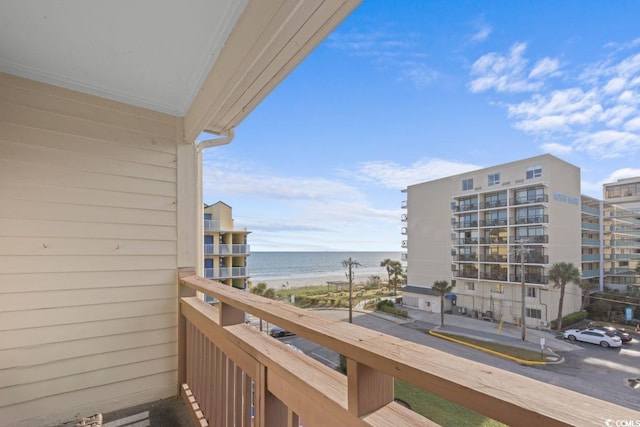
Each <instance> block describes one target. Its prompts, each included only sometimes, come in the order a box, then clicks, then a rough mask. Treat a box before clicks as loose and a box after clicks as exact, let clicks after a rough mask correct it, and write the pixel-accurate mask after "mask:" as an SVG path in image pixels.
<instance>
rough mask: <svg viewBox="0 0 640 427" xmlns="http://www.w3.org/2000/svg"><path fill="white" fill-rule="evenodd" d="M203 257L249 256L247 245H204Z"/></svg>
mask: <svg viewBox="0 0 640 427" xmlns="http://www.w3.org/2000/svg"><path fill="white" fill-rule="evenodd" d="M204 254H205V255H249V254H250V251H249V245H244V244H232V243H229V244H225V243H205V245H204Z"/></svg>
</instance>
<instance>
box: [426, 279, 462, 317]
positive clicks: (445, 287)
mask: <svg viewBox="0 0 640 427" xmlns="http://www.w3.org/2000/svg"><path fill="white" fill-rule="evenodd" d="M455 286H456V285H455V283H452V284H451V285H450V284H449V282H447V281H446V280H436V281H435V282H433V285H432V286H431V289H433V290H434V291H436V292H439V293H440V326H444V296H445V295H446V294H448V293H449V292H451V291H452V290H453V288H454V287H455Z"/></svg>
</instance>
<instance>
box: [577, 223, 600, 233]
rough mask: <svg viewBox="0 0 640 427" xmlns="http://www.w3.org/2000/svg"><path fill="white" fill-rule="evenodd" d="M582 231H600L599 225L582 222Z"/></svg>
mask: <svg viewBox="0 0 640 427" xmlns="http://www.w3.org/2000/svg"><path fill="white" fill-rule="evenodd" d="M581 225H582V229H583V230H591V231H600V224H599V223H597V222H588V221H582V223H581Z"/></svg>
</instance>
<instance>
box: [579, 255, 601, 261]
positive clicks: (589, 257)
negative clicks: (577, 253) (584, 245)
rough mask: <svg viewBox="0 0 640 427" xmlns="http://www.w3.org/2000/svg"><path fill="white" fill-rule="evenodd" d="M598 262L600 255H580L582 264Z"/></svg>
mask: <svg viewBox="0 0 640 427" xmlns="http://www.w3.org/2000/svg"><path fill="white" fill-rule="evenodd" d="M593 261H600V254H582V262H593Z"/></svg>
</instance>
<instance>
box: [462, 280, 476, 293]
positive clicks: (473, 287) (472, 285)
mask: <svg viewBox="0 0 640 427" xmlns="http://www.w3.org/2000/svg"><path fill="white" fill-rule="evenodd" d="M464 290H465V291H475V290H476V284H475V283H473V282H464Z"/></svg>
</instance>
